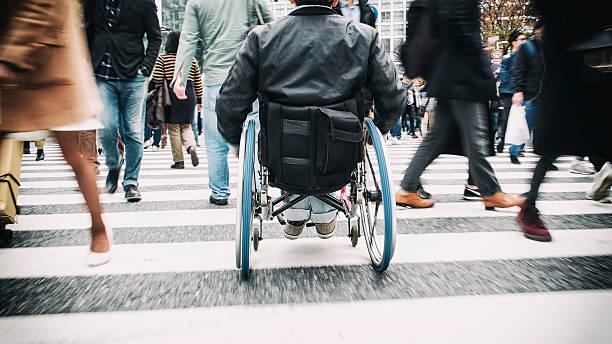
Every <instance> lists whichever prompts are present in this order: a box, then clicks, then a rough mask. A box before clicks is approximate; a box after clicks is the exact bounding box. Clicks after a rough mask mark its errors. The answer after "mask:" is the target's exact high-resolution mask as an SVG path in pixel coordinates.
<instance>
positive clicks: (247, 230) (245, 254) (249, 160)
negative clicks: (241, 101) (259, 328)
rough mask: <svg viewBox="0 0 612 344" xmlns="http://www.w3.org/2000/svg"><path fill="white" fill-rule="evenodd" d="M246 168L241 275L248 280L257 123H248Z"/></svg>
mask: <svg viewBox="0 0 612 344" xmlns="http://www.w3.org/2000/svg"><path fill="white" fill-rule="evenodd" d="M244 152H245V153H244V167H243V174H242V179H243V180H242V183H243V186H242V195H241V196H240V197H242V248H241V251H242V254H241V258H242V266H241V268H240V275H241V276H242V277H245V278H248V277H249V276H250V274H251V267H250V262H251V229H252V228H251V224H252V223H251V221H252V220H251V216H252V210H253V202H252V190H253V161H254V160H253V159H254V158H255V156H254V154H255V123H254V122H253V121H248V122H247V134H246V147H245V150H244Z"/></svg>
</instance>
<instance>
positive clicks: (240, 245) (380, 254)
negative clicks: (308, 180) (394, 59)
mask: <svg viewBox="0 0 612 344" xmlns="http://www.w3.org/2000/svg"><path fill="white" fill-rule="evenodd" d="M362 123H363V135H364V136H363V137H364V139H363V140H361V143H360V144H361V145H362V147H363V149H360V152H361V153H360V154H362V156H361V157H360V158H359V160H358V163H357V168H356V169H355V170H354V171H353V172H352V173H351V175H350V183H348V184H347V185H345V186H344V187H342V186H340V188H338V190H340V189H341V196H340V197H334V196H331V195H329V194H328V193H324V194H315V195H312V196H314V197H316V198H317V199H319V200H321V201H323V202H325V203H327V204H328V205H330V206H332V207H333V208H335V209H337V210H338V212H339V213H342V214H344V215H345V217H346V219H347V222H348V237H349V238H350V240H351V244H352V246H353V247H355V246H357V243H358V239H359V237H360V236H362V235H363V237H364V238H365V244H366V246H367V249H368V253H369V255H370V259H371V261H372V266H373V268H374V269H375V270H376V271H379V272H383V271H385V270H386V269H387V268H388V267H389V264H390V262H391V258H392V257H393V253H394V250H395V240H396V216H395V195H394V193H393V192H392V184H391V183H392V180H393V179H392V176H391V169H390V167H389V161H388V160H387V157H386V154H385V148H384V140H383V136H382V134H381V133H380V131H379V130H378V128H377V127H376V126H375V125H374V122H373V121H372V120H371V119H370V118H365V119H363V121H362ZM256 135H257V133H256V120H255V119H248V120H247V122H245V124H244V126H243V130H242V136H241V140H240V151H239V160H240V162H239V178H238V185H237V189H238V190H237V191H238V192H237V206H236V267H237V268H238V269H239V271H240V276H241V277H242V278H248V277H249V276H250V273H251V260H252V259H253V256H254V253H255V252H256V251H257V250H258V248H259V245H260V242H261V241H262V239H263V233H262V229H263V223H264V221H274V220H275V218H276V219H277V220H278V221H279V222H280V224H281V225H284V224H285V221H284V217H283V212H284V211H286V210H287V209H289V208H290V207H291V206H293V205H295V204H297V203H298V202H300V201H301V200H303V199H305V198H306V197H308V196H306V195H299V196H297V197H295V198H294V199H293V200H291V201H288V199H289V198H290V197H291V196H293V195H298V194H291V193H287V194H283V195H281V196H280V197H278V198H275V199H273V198H272V197H271V196H270V193H269V189H270V187H274V185H273V184H274V183H273V181H272V182H271V179H272V178H271V175H270V171H269V169H268V167H266V166H263V164H262V165H261V166H260V167H259V173H256V172H257V171H256V170H255V166H256V164H255V159H256V158H258V157H257V156H256ZM368 141H371V142H370V144H367V143H366V142H368ZM257 181H259V183H258V182H257ZM379 212H380V214H379ZM340 224H341V222H338V224H337V225H338V226H339V225H340ZM309 225H310V224H309Z"/></svg>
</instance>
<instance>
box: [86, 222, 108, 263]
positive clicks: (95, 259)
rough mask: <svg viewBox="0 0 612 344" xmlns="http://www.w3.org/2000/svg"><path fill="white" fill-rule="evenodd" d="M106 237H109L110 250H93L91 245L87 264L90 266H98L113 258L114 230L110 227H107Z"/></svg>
mask: <svg viewBox="0 0 612 344" xmlns="http://www.w3.org/2000/svg"><path fill="white" fill-rule="evenodd" d="M106 238H107V239H108V251H106V252H102V253H98V252H93V251H92V250H91V247H90V248H89V255H88V256H87V264H88V265H89V266H98V265H103V264H106V263H108V262H109V261H110V260H111V257H112V254H111V251H112V247H113V230H112V228H110V227H108V226H107V227H106Z"/></svg>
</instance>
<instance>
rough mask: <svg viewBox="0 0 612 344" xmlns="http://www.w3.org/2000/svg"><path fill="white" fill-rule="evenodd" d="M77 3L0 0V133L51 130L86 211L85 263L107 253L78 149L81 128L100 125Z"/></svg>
mask: <svg viewBox="0 0 612 344" xmlns="http://www.w3.org/2000/svg"><path fill="white" fill-rule="evenodd" d="M81 25H82V24H81V21H80V15H79V14H78V10H77V9H76V2H74V1H72V0H55V1H43V0H22V1H3V2H1V3H0V46H2V49H0V104H1V105H0V106H1V108H0V115H1V117H0V136H3V135H4V134H6V133H7V132H27V131H36V130H51V131H52V132H53V133H54V135H55V138H56V139H57V142H58V143H59V145H60V148H61V150H62V154H63V155H64V158H65V159H66V162H68V164H69V165H70V167H71V168H72V170H73V171H74V174H75V176H76V180H77V183H78V184H79V190H80V191H81V193H82V194H83V197H84V198H85V203H86V204H87V208H88V210H89V214H90V217H91V244H90V251H89V256H88V262H89V264H90V265H100V264H104V263H106V262H108V261H109V260H110V254H111V253H110V252H111V251H110V250H111V244H112V231H111V229H110V228H109V227H107V226H106V225H105V224H104V221H103V220H102V207H101V206H100V200H99V198H98V197H99V196H98V188H97V185H96V178H95V175H94V169H93V168H92V165H91V164H89V163H88V162H87V161H86V160H85V159H83V158H82V157H81V155H80V151H79V131H80V130H84V129H92V128H95V127H96V126H98V123H97V121H96V120H95V114H96V112H97V111H101V108H102V104H101V103H100V100H99V97H98V94H97V91H96V88H95V84H94V80H93V77H92V75H93V73H92V70H91V65H90V64H89V59H88V56H87V48H86V46H85V37H84V36H83V32H82V31H81V29H80V28H81Z"/></svg>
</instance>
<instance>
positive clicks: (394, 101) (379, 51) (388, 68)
mask: <svg viewBox="0 0 612 344" xmlns="http://www.w3.org/2000/svg"><path fill="white" fill-rule="evenodd" d="M372 30H373V29H372ZM373 31H374V30H373ZM366 88H368V89H369V90H371V91H372V95H373V96H374V102H375V103H376V110H377V111H376V116H375V117H374V123H375V124H376V126H377V127H378V128H379V129H380V131H381V132H383V133H386V132H387V131H389V130H390V129H391V128H393V126H395V124H396V123H397V121H398V119H399V117H400V116H401V114H402V111H404V107H405V106H406V92H405V91H404V89H403V88H402V86H401V84H400V81H399V80H398V78H397V71H396V69H395V65H394V64H393V62H392V61H391V58H390V57H389V55H388V54H387V53H386V52H385V46H384V45H383V43H382V41H381V40H380V37H379V34H378V32H376V31H375V36H374V40H373V41H372V45H371V46H370V57H369V60H368V78H367V81H366Z"/></svg>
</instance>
